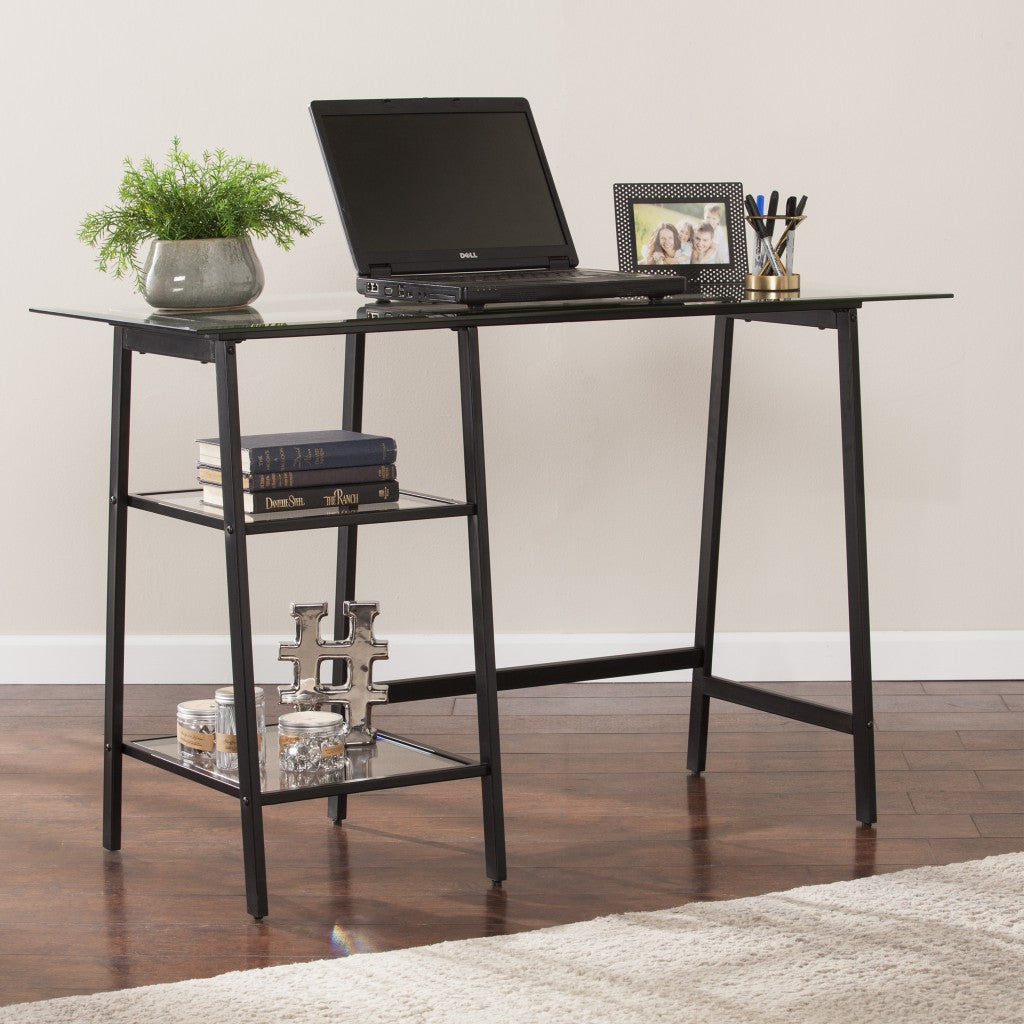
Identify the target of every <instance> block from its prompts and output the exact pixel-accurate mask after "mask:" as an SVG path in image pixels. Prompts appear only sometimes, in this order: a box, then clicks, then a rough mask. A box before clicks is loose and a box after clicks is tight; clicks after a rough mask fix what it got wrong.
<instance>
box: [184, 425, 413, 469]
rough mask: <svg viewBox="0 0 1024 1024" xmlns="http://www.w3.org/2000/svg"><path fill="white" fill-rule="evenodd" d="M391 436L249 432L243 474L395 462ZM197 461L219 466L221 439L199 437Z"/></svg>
mask: <svg viewBox="0 0 1024 1024" xmlns="http://www.w3.org/2000/svg"><path fill="white" fill-rule="evenodd" d="M397 454H398V447H397V445H396V444H395V439H394V438H393V437H381V436H379V435H377V434H360V433H358V432H357V431H355V430H301V431H297V432H295V433H291V434H248V435H246V436H244V437H243V438H242V472H243V473H285V472H295V471H297V470H307V469H329V468H340V467H343V466H381V465H388V464H390V463H393V462H394V461H395V458H396V456H397ZM199 464H200V465H201V466H212V467H213V468H214V469H219V468H220V440H219V439H218V438H216V437H203V438H200V439H199Z"/></svg>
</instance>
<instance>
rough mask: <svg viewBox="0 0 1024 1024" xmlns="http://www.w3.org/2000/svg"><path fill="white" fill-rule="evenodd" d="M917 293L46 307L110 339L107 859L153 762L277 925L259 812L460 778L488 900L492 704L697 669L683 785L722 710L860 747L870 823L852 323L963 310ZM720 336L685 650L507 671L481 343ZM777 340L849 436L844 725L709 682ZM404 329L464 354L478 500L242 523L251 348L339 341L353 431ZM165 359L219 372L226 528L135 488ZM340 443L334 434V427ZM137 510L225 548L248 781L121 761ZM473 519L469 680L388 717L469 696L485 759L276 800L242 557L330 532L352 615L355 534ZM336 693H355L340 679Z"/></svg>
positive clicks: (338, 600)
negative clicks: (742, 441) (474, 811)
mask: <svg viewBox="0 0 1024 1024" xmlns="http://www.w3.org/2000/svg"><path fill="white" fill-rule="evenodd" d="M951 297H952V296H950V295H948V294H937V293H925V292H913V293H901V294H870V293H861V292H821V293H819V292H808V291H804V292H803V293H802V294H801V295H800V296H799V297H792V298H784V299H773V300H765V299H764V298H757V299H746V298H744V297H743V296H742V295H739V294H736V295H729V294H727V293H723V294H719V295H702V296H687V297H681V298H679V299H676V298H670V299H663V300H660V301H657V302H650V301H648V300H646V299H629V300H617V299H612V300H603V301H577V302H560V303H542V304H536V305H495V306H487V307H483V308H467V307H461V306H451V307H449V306H430V307H410V306H405V305H401V304H398V303H393V304H391V303H385V304H376V303H366V301H365V299H363V297H362V296H359V295H355V294H337V295H334V294H332V295H319V296H302V297H294V298H290V299H284V300H280V301H272V300H267V301H260V302H258V303H257V304H256V305H255V306H254V307H247V308H246V309H243V310H233V311H228V312H217V313H203V314H196V313H193V314H188V315H182V314H173V313H159V312H154V311H152V310H148V309H144V308H142V307H141V304H140V306H139V307H138V308H134V309H132V308H126V309H124V310H105V311H101V310H89V309H67V308H57V307H38V308H36V309H35V310H34V311H35V312H39V313H48V314H52V315H55V316H63V317H71V318H76V319H82V320H91V321H99V322H102V323H107V324H110V325H112V326H113V327H114V345H113V360H114V376H113V393H112V417H111V446H110V517H109V534H108V546H109V547H108V550H109V555H108V580H107V659H106V710H105V770H104V812H103V814H104V820H103V843H104V846H105V847H106V848H107V849H109V850H116V849H119V848H120V844H121V778H122V763H123V757H124V756H126V755H127V756H130V757H134V758H137V759H139V760H142V761H146V762H148V763H150V764H153V765H156V766H157V767H161V768H164V769H165V770H168V771H171V772H174V773H175V774H178V775H181V776H185V777H187V778H189V779H191V780H192V781H194V782H197V783H200V784H202V785H206V786H209V787H211V788H214V789H217V790H219V791H221V792H224V793H228V794H229V795H233V796H235V797H236V798H237V799H238V801H239V805H240V807H241V830H242V848H243V859H244V864H245V880H246V898H247V906H248V910H249V912H250V913H251V914H252V915H253V916H254V917H256V918H257V919H260V918H262V917H264V916H265V914H266V913H267V907H268V903H267V879H266V864H265V856H264V847H263V807H264V806H269V805H272V804H274V803H281V802H284V801H290V800H301V799H313V798H321V797H326V798H327V800H328V813H329V815H330V817H331V818H332V820H334V821H335V822H336V823H338V824H340V823H341V821H342V820H343V819H344V817H345V814H346V801H347V797H348V794H349V793H359V792H366V791H372V790H375V789H384V788H391V787H395V786H409V785H421V784H427V783H433V782H442V781H445V780H450V779H460V778H479V779H480V780H481V787H482V798H483V800H482V802H483V823H484V848H485V850H484V852H485V862H486V873H487V876H488V877H489V878H490V879H491V880H492V881H493V882H495V883H499V882H501V881H502V880H503V879H504V878H505V877H506V874H507V869H506V859H505V838H504V816H503V802H502V785H501V756H500V749H499V742H498V706H497V693H498V691H499V690H502V689H513V688H520V687H530V686H544V685H549V684H554V683H567V682H579V681H583V680H591V679H607V678H614V677H616V676H623V675H633V674H642V673H651V672H665V671H677V672H679V671H682V670H685V669H692V672H693V683H692V688H691V696H690V725H689V739H688V751H687V767H688V769H689V770H690V771H692V772H695V773H699V772H702V771H704V769H705V767H706V762H707V748H708V718H709V713H710V705H711V700H712V698H714V699H717V700H724V701H728V702H732V703H735V704H740V705H743V706H746V707H750V708H753V709H756V710H760V711H764V712H768V713H770V714H774V715H779V716H782V717H785V718H789V719H793V720H796V721H800V722H804V723H809V724H812V725H816V726H821V727H823V728H826V729H833V730H836V731H838V732H843V733H846V734H848V735H850V737H851V739H852V746H853V764H854V791H855V792H854V798H855V808H856V816H857V820H858V821H860V822H863V823H864V824H871V823H873V822H874V821H875V820H876V818H877V811H876V802H875V756H874V736H873V732H872V729H873V722H872V692H871V691H872V685H871V683H872V680H871V636H870V626H869V618H868V580H867V543H866V538H865V513H864V467H863V451H862V448H863V445H862V432H861V403H860V373H859V355H858V330H857V311H858V309H860V307H861V306H862V305H863V304H864V303H868V302H871V303H874V302H884V301H898V300H900V301H908V300H917V299H938V298H951ZM668 317H671V318H681V317H714V347H713V354H712V369H711V396H710V405H709V416H708V434H707V451H706V460H705V475H704V498H703V510H702V525H701V541H700V559H699V568H698V578H697V581H696V582H697V602H696V621H695V628H694V643H693V646H692V647H684V648H678V649H672V650H662V651H652V652H648V653H642V654H629V655H621V656H613V657H602V658H588V659H582V660H575V661H568V662H557V663H551V664H543V665H529V666H517V667H511V668H502V669H498V668H497V667H496V664H495V656H494V619H493V610H492V604H491V569H490V546H489V539H488V519H487V489H486V474H485V468H484V432H483V422H482V419H483V410H482V405H481V397H480V355H479V332H480V330H482V329H483V330H486V329H487V328H488V327H491V326H497V325H503V326H509V325H515V324H546V323H573V322H579V323H582V322H588V321H598V320H648V319H660V318H668ZM737 320H739V321H768V322H773V323H781V324H788V325H792V326H795V327H813V328H816V329H818V330H832V331H835V332H836V339H837V348H838V363H839V401H840V413H841V417H840V418H841V428H842V451H843V481H844V495H845V518H846V562H847V586H848V600H849V633H850V702H851V710H850V711H844V710H839V709H836V708H833V707H828V706H825V705H821V704H817V703H814V702H812V701H807V700H802V699H798V698H793V697H786V696H781V695H779V694H776V693H771V692H768V691H766V690H763V689H760V688H758V687H756V686H751V685H749V684H747V683H742V682H737V681H734V680H730V679H725V678H722V677H721V676H718V675H716V674H715V673H714V671H713V664H712V660H713V652H714V638H715V606H716V592H717V583H718V560H719V544H720V531H721V518H722V484H723V478H724V472H725V441H726V430H727V422H728V412H729V381H730V373H731V365H732V346H733V330H734V326H735V323H736V321H737ZM400 330H413V331H424V330H450V331H452V332H453V333H454V334H455V335H456V337H457V344H458V354H459V372H460V395H461V408H462V435H463V459H464V464H465V478H466V494H465V497H459V498H443V497H435V496H431V495H424V494H403V495H402V496H401V498H400V500H399V501H397V502H395V503H390V504H388V505H387V507H383V506H381V507H379V508H374V507H373V506H366V507H364V508H362V509H360V508H358V507H357V508H355V509H353V510H332V511H330V512H324V513H323V514H313V515H311V514H309V513H300V514H297V515H295V516H282V517H277V518H274V519H272V520H254V519H253V518H252V517H247V516H246V515H245V514H244V512H243V511H242V509H243V504H242V490H241V477H242V474H241V450H240V449H241V446H240V441H239V438H240V429H239V417H238V376H237V363H236V360H237V354H238V349H239V343H240V342H242V341H244V340H246V339H257V338H276V339H287V338H301V337H309V336H318V335H344V336H345V342H344V349H345V361H344V382H343V383H344V398H343V407H342V415H341V424H340V425H341V426H342V427H344V428H346V429H349V430H360V429H361V427H362V419H363V380H364V364H365V348H366V344H367V339H368V337H372V335H374V334H376V333H381V332H391V331H400ZM136 352H138V353H142V352H146V353H152V354H156V355H161V356H166V357H169V358H177V359H191V360H198V361H200V362H203V363H211V364H213V365H214V367H215V372H216V386H217V406H218V425H219V430H220V434H219V436H220V448H221V465H222V467H223V475H224V479H225V480H226V481H233V486H225V488H224V507H223V509H222V510H221V509H213V508H211V507H210V506H207V505H204V504H203V503H202V502H201V500H200V498H199V493H198V491H171V492H157V493H134V492H131V491H130V490H129V487H128V471H129V445H128V439H129V421H130V413H131V377H132V357H133V354H134V353H136ZM337 425H338V424H333V423H332V424H325V426H332V427H333V426H337ZM129 508H135V509H137V510H141V511H145V512H149V513H154V514H157V515H163V516H169V517H171V518H175V519H179V520H182V521H185V522H189V523H192V524H195V525H199V526H205V527H208V528H212V529H217V530H220V531H222V532H223V535H224V543H225V561H226V572H227V580H228V612H229V622H230V631H231V660H232V684H233V688H234V691H235V707H236V714H237V722H238V724H237V729H238V760H239V769H238V772H237V775H235V776H230V777H229V776H223V775H218V774H217V773H212V772H205V771H202V770H200V769H196V768H193V767H191V766H189V765H186V764H183V763H182V762H181V761H180V760H179V758H178V757H177V755H176V744H175V743H173V742H172V741H171V740H170V739H169V738H168V737H156V738H153V739H149V740H136V741H130V742H126V741H125V739H124V734H123V708H124V625H125V569H126V562H127V543H126V525H127V513H128V509H129ZM445 517H463V518H465V519H466V521H467V525H468V541H469V568H470V579H469V584H470V591H471V595H472V610H473V637H474V652H475V665H474V670H473V671H472V672H468V673H457V674H450V675H444V676H432V677H420V678H417V679H407V680H400V681H390V682H389V683H388V689H389V700H390V702H391V703H398V702H401V701H409V700H421V699H425V698H428V697H438V696H449V695H459V694H475V696H476V708H477V724H478V733H479V741H480V756H479V758H477V759H466V758H462V757H458V756H456V755H453V754H448V753H446V752H444V751H439V750H436V749H434V748H430V747H427V746H424V745H422V744H419V743H417V742H414V741H412V740H404V739H402V738H401V737H385V738H384V739H383V740H382V741H381V745H380V757H379V761H378V767H377V768H376V769H375V770H373V771H371V770H364V768H365V766H363V767H360V766H358V765H356V766H354V768H353V770H351V771H347V772H345V773H341V775H340V776H339V777H337V778H333V779H328V780H320V781H319V782H318V783H317V784H315V785H310V786H305V787H303V786H298V787H283V786H282V785H280V783H279V781H278V774H277V772H276V768H275V765H274V763H273V757H274V755H275V753H276V751H273V750H271V751H270V752H269V753H270V756H271V761H272V763H271V765H270V768H269V771H268V772H266V773H264V775H263V777H262V778H261V775H260V770H259V764H258V753H257V731H256V709H255V698H254V678H253V659H252V636H251V621H250V609H249V575H248V563H247V556H246V538H247V537H248V536H249V535H255V534H260V533H274V532H283V531H291V530H307V529H327V530H333V531H336V544H337V572H336V584H335V608H337V609H340V608H341V606H342V605H343V603H344V602H345V601H348V600H353V599H354V597H355V593H354V592H355V570H356V551H357V534H358V531H359V528H360V527H361V526H371V525H377V524H385V523H389V522H397V521H402V520H411V519H436V518H445ZM335 671H336V673H337V675H336V676H335V680H334V683H335V685H336V686H339V685H341V684H342V682H343V676H342V674H341V673H342V671H343V669H342V667H341V665H340V664H339V663H335Z"/></svg>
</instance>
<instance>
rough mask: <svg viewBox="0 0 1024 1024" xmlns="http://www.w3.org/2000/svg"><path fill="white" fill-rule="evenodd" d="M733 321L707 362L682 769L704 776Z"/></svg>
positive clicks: (721, 327)
mask: <svg viewBox="0 0 1024 1024" xmlns="http://www.w3.org/2000/svg"><path fill="white" fill-rule="evenodd" d="M732 335H733V321H732V320H731V319H730V318H729V317H725V316H716V317H715V344H714V350H713V353H712V357H711V398H710V400H709V403H708V443H707V453H706V455H705V461H704V506H703V513H702V516H701V531H700V563H699V568H698V571H697V617H696V624H695V626H694V638H693V645H694V647H696V648H697V649H698V650H699V651H701V652H702V662H701V664H700V665H699V666H698V667H697V668H695V669H694V670H693V684H692V689H691V690H690V733H689V739H688V743H687V755H686V767H687V769H688V770H689V771H691V772H695V773H699V772H702V771H704V768H705V766H706V764H707V756H708V714H709V712H710V705H711V698H710V697H709V696H708V695H707V694H706V693H705V692H704V684H705V682H706V681H707V680H709V679H710V678H711V675H712V670H711V660H712V654H713V650H714V642H715V603H716V600H717V597H718V553H719V548H720V545H721V537H722V483H723V480H724V478H725V441H726V432H727V428H728V422H729V380H730V376H731V374H732Z"/></svg>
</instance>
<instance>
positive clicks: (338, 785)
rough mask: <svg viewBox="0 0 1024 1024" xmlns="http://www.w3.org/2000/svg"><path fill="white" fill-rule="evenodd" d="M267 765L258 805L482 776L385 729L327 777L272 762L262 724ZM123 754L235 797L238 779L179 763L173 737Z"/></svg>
mask: <svg viewBox="0 0 1024 1024" xmlns="http://www.w3.org/2000/svg"><path fill="white" fill-rule="evenodd" d="M266 745H267V767H266V771H265V772H261V773H260V791H261V793H262V797H261V799H262V802H263V803H264V804H278V803H288V802H290V801H293V800H312V799H316V798H317V797H326V796H332V795H336V794H342V793H358V792H365V791H368V790H375V789H394V788H396V787H399V786H414V785H417V784H422V783H428V782H445V781H449V780H451V779H472V778H480V777H481V776H483V775H486V774H487V772H488V768H487V766H486V765H484V764H482V763H480V762H479V761H471V760H469V759H467V758H463V757H460V756H459V755H457V754H449V753H446V752H444V751H440V750H435V749H434V748H433V747H425V746H422V745H421V744H418V743H415V742H414V741H412V740H408V739H404V738H402V737H400V736H392V735H390V734H388V733H383V732H381V733H378V734H377V742H376V743H374V744H371V745H369V746H365V747H349V748H348V750H347V751H346V765H345V767H344V768H341V769H337V770H335V771H333V772H331V773H330V774H329V775H328V774H326V773H324V774H317V775H305V776H303V777H298V776H296V775H295V774H294V773H287V772H285V773H282V772H281V769H280V765H279V762H278V752H277V726H276V725H268V726H267V736H266ZM124 752H125V753H126V754H128V755H129V756H131V757H135V758H137V759H138V760H140V761H147V762H149V763H150V764H155V765H157V766H158V767H160V768H166V769H167V770H168V771H171V772H174V773H175V774H177V775H182V776H184V777H185V778H188V779H192V780H193V781H195V782H200V783H202V784H203V785H205V786H209V787H210V788H212V789H217V790H220V791H221V792H222V793H229V794H231V795H233V796H238V795H239V789H238V777H237V775H235V774H234V773H221V772H211V771H206V770H205V769H202V768H196V767H194V766H193V765H190V764H185V763H184V762H183V761H182V760H181V758H180V757H179V755H178V739H177V737H176V736H157V737H154V738H152V739H142V740H133V741H128V742H126V743H125V745H124Z"/></svg>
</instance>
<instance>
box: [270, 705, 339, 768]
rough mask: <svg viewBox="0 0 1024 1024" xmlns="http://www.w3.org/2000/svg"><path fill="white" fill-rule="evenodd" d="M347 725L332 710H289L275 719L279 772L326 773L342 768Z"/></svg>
mask: <svg viewBox="0 0 1024 1024" xmlns="http://www.w3.org/2000/svg"><path fill="white" fill-rule="evenodd" d="M347 732H348V727H347V726H346V725H345V719H344V717H343V716H341V715H336V714H335V713H334V712H333V711H293V712H291V713H290V714H287V715H282V716H281V717H280V718H279V719H278V722H277V743H278V750H279V751H280V754H281V771H282V772H304V773H305V772H314V773H316V772H330V771H332V770H334V769H338V768H344V767H345V734H346V733H347Z"/></svg>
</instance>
